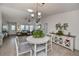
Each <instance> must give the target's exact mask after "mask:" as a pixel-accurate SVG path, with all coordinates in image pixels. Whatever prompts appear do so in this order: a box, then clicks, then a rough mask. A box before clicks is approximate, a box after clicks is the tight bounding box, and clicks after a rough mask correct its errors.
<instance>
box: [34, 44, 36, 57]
mask: <svg viewBox="0 0 79 59" xmlns="http://www.w3.org/2000/svg"><path fill="white" fill-rule="evenodd" d="M34 56H36V44H34Z"/></svg>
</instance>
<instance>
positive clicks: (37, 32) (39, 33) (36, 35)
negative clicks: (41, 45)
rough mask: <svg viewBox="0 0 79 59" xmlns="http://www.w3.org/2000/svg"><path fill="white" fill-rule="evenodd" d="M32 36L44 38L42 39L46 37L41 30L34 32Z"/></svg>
mask: <svg viewBox="0 0 79 59" xmlns="http://www.w3.org/2000/svg"><path fill="white" fill-rule="evenodd" d="M32 34H33V37H34V38H42V37H44V33H43V31H42V30H40V29H38V30H35V31H33V33H32Z"/></svg>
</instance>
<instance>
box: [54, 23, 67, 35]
mask: <svg viewBox="0 0 79 59" xmlns="http://www.w3.org/2000/svg"><path fill="white" fill-rule="evenodd" d="M67 27H68V23H64V24H63V25H62V24H61V23H58V24H56V30H58V32H57V33H56V34H57V35H64V33H63V31H64V30H67Z"/></svg>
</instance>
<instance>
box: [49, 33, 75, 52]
mask: <svg viewBox="0 0 79 59" xmlns="http://www.w3.org/2000/svg"><path fill="white" fill-rule="evenodd" d="M51 37H52V41H53V42H54V43H56V44H58V45H61V46H63V47H65V48H68V49H71V50H72V51H73V50H74V46H75V36H68V35H61V36H59V35H56V34H52V36H51Z"/></svg>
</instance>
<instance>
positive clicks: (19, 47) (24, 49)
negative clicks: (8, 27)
mask: <svg viewBox="0 0 79 59" xmlns="http://www.w3.org/2000/svg"><path fill="white" fill-rule="evenodd" d="M15 44H16V53H17V56H21V55H23V54H27V53H30V56H32V49H31V46H30V45H29V44H28V42H22V43H20V42H19V38H18V36H16V39H15Z"/></svg>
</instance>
